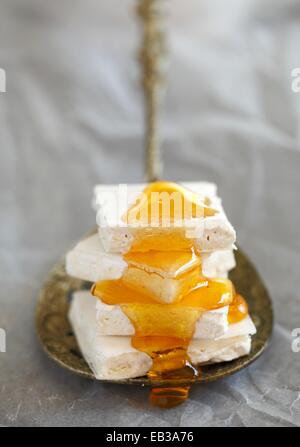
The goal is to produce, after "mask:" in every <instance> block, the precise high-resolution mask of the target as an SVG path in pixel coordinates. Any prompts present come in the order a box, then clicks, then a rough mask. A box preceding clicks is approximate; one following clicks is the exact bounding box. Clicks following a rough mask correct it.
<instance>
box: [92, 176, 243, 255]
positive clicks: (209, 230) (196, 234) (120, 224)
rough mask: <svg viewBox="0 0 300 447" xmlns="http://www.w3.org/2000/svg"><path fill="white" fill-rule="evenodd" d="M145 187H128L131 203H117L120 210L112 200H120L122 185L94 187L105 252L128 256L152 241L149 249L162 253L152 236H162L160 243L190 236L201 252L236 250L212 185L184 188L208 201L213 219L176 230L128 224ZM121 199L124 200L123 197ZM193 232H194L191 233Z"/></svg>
mask: <svg viewBox="0 0 300 447" xmlns="http://www.w3.org/2000/svg"><path fill="white" fill-rule="evenodd" d="M145 186H146V185H143V184H135V185H126V188H127V189H126V191H127V197H128V198H129V200H128V201H125V200H124V201H118V206H116V201H115V200H113V198H114V197H118V193H119V191H120V185H97V186H96V187H95V189H94V200H93V204H94V208H95V209H96V211H97V222H98V226H99V234H100V237H101V240H102V243H103V246H104V249H105V250H106V251H108V252H113V253H126V252H128V251H129V250H130V249H131V247H132V246H133V244H134V243H136V242H137V241H138V240H140V239H142V240H144V241H145V240H149V241H151V242H149V247H150V249H152V250H159V249H160V248H159V247H160V243H159V242H158V246H155V238H151V237H150V235H151V234H152V235H155V234H156V235H159V236H160V240H161V239H162V238H163V239H165V240H170V241H172V238H173V237H174V235H177V236H178V237H185V236H187V235H188V234H190V236H189V237H190V238H191V239H192V240H193V244H194V246H195V247H196V248H197V249H199V250H200V251H201V252H205V251H208V252H211V251H215V250H223V249H230V248H231V247H232V246H233V244H234V242H235V239H236V234H235V231H234V229H233V227H232V225H231V224H230V223H229V221H228V219H227V217H226V215H225V213H224V210H223V208H222V205H221V200H220V198H218V197H217V193H216V185H214V184H212V183H204V182H199V183H191V182H184V183H182V186H184V187H185V188H187V189H189V190H191V191H192V192H194V193H196V194H197V195H198V196H199V197H202V198H203V199H204V198H205V197H207V198H209V200H210V201H211V206H212V208H214V209H215V210H217V213H216V214H215V215H213V216H208V217H202V218H191V219H190V220H189V221H188V222H187V221H184V222H182V225H181V226H180V225H179V226H178V227H176V228H174V227H171V228H170V227H159V228H151V231H150V230H149V228H148V229H146V230H145V229H140V228H137V227H136V226H135V225H133V224H131V223H126V224H125V223H124V219H123V217H124V215H125V214H126V212H127V210H128V205H129V206H130V205H132V204H133V203H134V202H135V200H136V198H137V197H138V195H139V194H141V193H142V191H143V190H144V188H145ZM119 195H120V196H121V194H119ZM128 202H129V203H128ZM191 228H193V231H192V232H191V231H190V230H191ZM170 245H172V244H170ZM149 247H148V248H149Z"/></svg>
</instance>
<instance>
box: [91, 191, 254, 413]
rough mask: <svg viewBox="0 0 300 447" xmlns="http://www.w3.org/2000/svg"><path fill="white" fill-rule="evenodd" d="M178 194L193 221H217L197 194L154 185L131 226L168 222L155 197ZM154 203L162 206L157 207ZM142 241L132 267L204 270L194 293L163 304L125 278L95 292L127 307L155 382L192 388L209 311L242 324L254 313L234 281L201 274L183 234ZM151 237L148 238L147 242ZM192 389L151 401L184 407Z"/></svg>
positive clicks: (132, 213) (169, 391)
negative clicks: (202, 323)
mask: <svg viewBox="0 0 300 447" xmlns="http://www.w3.org/2000/svg"><path fill="white" fill-rule="evenodd" d="M162 191H163V192H166V193H168V194H170V193H174V192H177V193H179V194H180V197H181V198H182V201H183V199H184V201H185V202H187V203H188V205H189V208H188V209H189V211H188V213H189V217H196V216H199V214H200V215H202V216H213V215H214V214H215V213H216V211H215V210H214V209H212V208H210V201H209V199H206V198H204V199H203V202H202V203H201V204H199V203H198V201H197V195H196V194H195V193H193V192H192V191H189V190H186V189H185V188H183V187H181V186H179V185H176V184H174V183H169V182H156V183H154V184H150V185H149V186H148V187H147V188H146V189H145V190H144V193H143V194H142V195H141V197H140V198H138V200H137V201H136V203H135V204H134V205H133V206H132V207H130V209H129V210H128V212H127V214H126V215H125V216H124V220H126V221H127V222H129V223H130V222H133V221H142V222H149V216H150V217H151V218H152V217H154V218H155V219H156V220H157V222H158V223H159V224H160V225H161V224H162V222H163V220H164V217H165V215H164V212H165V211H164V209H163V207H162V203H161V202H160V198H159V197H158V198H156V199H155V200H154V199H153V195H152V193H159V192H162ZM153 204H154V205H155V204H156V205H157V206H156V207H153ZM168 213H169V216H171V220H172V221H174V220H176V219H177V218H181V217H183V214H182V209H180V207H179V208H176V203H175V201H174V203H173V202H171V203H170V208H169V211H168ZM145 231H146V233H145V232H144V233H143V235H142V239H141V240H137V241H135V242H136V244H133V246H132V247H133V248H132V250H131V251H130V252H129V253H127V254H126V255H125V256H124V259H125V260H126V261H127V262H128V264H129V266H130V265H133V266H138V268H142V269H144V270H145V271H147V272H149V271H153V270H155V271H156V272H157V273H158V274H161V275H164V276H167V277H173V278H177V279H180V278H181V279H182V278H183V279H185V278H186V280H187V281H188V278H189V272H191V271H193V269H198V271H199V278H198V280H197V282H196V283H193V284H192V285H191V288H190V289H189V290H188V292H187V293H186V294H185V295H183V296H182V297H181V298H180V300H178V301H175V302H173V303H171V304H165V303H159V302H157V301H155V300H154V299H153V297H151V296H150V295H149V294H147V293H145V290H144V289H143V288H132V287H128V284H126V283H125V282H124V281H123V280H122V279H120V280H114V281H101V282H98V283H96V284H95V285H94V286H93V288H92V293H93V294H94V295H95V296H96V297H98V298H100V299H101V301H102V302H104V303H106V304H109V305H119V306H121V308H122V310H123V312H124V313H125V314H126V315H127V317H128V318H129V320H130V321H131V323H132V324H133V326H134V329H135V335H134V336H133V337H132V346H133V347H134V348H136V349H137V350H140V351H142V352H144V353H146V354H148V355H149V356H150V357H151V358H152V360H153V365H152V368H151V370H150V371H149V373H148V376H149V378H150V379H151V380H152V382H153V383H155V380H157V379H162V378H165V379H166V380H168V383H170V381H172V379H174V382H177V383H178V380H182V381H183V382H184V380H186V379H188V382H189V383H190V382H191V381H193V380H196V377H197V375H198V374H199V369H198V368H197V369H195V368H194V367H193V366H192V365H191V363H190V361H189V358H188V354H187V351H188V346H189V343H190V340H191V339H192V337H193V334H194V330H195V325H196V322H197V320H198V319H199V317H200V316H201V314H202V313H203V312H205V311H208V310H212V309H218V308H220V307H223V306H229V313H228V321H229V323H230V324H233V323H237V322H239V321H241V320H242V319H244V318H245V317H246V315H247V314H248V307H247V304H246V302H245V300H244V298H243V297H242V296H241V295H239V294H237V293H236V292H235V289H234V286H233V284H232V282H231V281H230V280H228V279H218V278H215V279H207V278H204V277H203V276H202V274H201V260H200V257H199V256H198V255H197V254H195V252H194V247H193V241H192V240H188V239H186V238H185V236H184V235H182V234H181V233H176V231H174V229H173V231H170V238H169V239H168V236H166V233H161V234H160V233H159V230H157V229H156V231H155V232H153V231H151V229H150V231H149V233H148V234H147V229H146V230H145ZM145 235H146V237H145ZM188 393H189V387H185V386H183V387H178V386H174V387H168V388H155V387H154V388H153V389H152V392H151V395H150V400H151V402H152V403H153V404H154V405H157V406H160V407H163V408H170V407H173V406H176V405H179V404H180V403H182V402H184V401H185V400H186V398H187V397H188Z"/></svg>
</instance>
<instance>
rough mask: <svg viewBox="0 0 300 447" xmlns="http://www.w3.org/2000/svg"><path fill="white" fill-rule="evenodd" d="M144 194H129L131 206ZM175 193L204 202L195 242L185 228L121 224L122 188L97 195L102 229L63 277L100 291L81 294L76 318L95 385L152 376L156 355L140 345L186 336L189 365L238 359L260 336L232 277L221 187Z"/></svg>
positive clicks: (75, 253) (136, 188) (184, 187)
mask: <svg viewBox="0 0 300 447" xmlns="http://www.w3.org/2000/svg"><path fill="white" fill-rule="evenodd" d="M171 186H172V185H171ZM171 186H170V188H171ZM145 187H146V185H139V184H136V185H129V186H128V191H127V193H128V194H129V196H130V197H132V203H133V204H135V203H138V197H139V194H141V193H142V191H144V190H145ZM161 187H162V186H161ZM164 187H166V185H164ZM172 188H174V186H172ZM178 188H179V190H180V191H183V194H185V191H188V192H189V193H188V194H190V193H191V192H192V194H193V195H196V196H199V197H201V198H202V199H203V203H204V204H205V207H206V211H207V212H206V213H204V214H203V216H202V218H201V219H194V220H195V222H193V226H192V228H193V232H191V231H190V234H189V235H188V237H186V236H185V237H183V236H182V235H183V234H185V235H186V234H188V233H187V229H186V228H182V227H179V228H176V229H174V228H168V227H166V228H163V227H161V226H158V227H154V228H151V229H150V228H147V227H143V228H142V229H141V228H138V227H136V226H135V225H132V224H131V223H130V222H128V221H126V224H124V215H126V212H128V207H126V205H123V204H121V206H119V209H118V210H117V212H116V210H115V203H114V204H113V203H112V202H113V200H112V199H111V197H113V196H112V194H113V195H117V194H118V192H119V186H118V185H99V186H96V187H95V190H94V201H93V203H94V207H95V209H96V211H97V223H98V230H99V231H98V232H97V233H95V234H93V235H91V236H89V237H86V238H85V239H84V240H82V241H81V242H79V243H78V244H77V245H76V246H75V247H74V248H73V250H71V251H70V252H69V253H68V254H67V257H66V270H67V273H68V274H69V275H71V276H73V277H76V278H80V279H82V280H85V281H90V282H91V283H93V284H94V285H93V287H92V290H91V292H89V291H86V290H83V291H78V292H75V293H74V295H73V300H72V303H71V307H70V312H69V319H70V322H71V324H72V327H73V330H74V333H75V335H76V338H77V341H78V344H79V347H80V349H81V351H82V354H83V356H84V357H85V359H86V361H87V363H88V364H89V366H90V367H91V369H92V371H93V372H94V375H95V377H96V378H98V379H107V380H118V379H127V378H134V377H139V376H144V375H145V374H147V373H149V371H151V369H152V368H153V364H154V357H153V352H152V351H151V349H150V350H149V352H148V350H147V349H144V348H143V349H139V348H138V347H139V346H145V343H144V341H145V340H148V339H149V340H153V338H156V341H157V338H159V337H161V338H166V337H170V338H172V337H174V338H176V339H180V338H184V339H185V342H187V347H186V350H187V357H188V359H189V362H190V363H191V364H192V365H201V364H207V363H217V362H226V361H231V360H233V359H236V358H238V357H241V356H244V355H247V354H248V353H249V352H250V349H251V335H253V334H255V332H256V329H255V326H254V324H253V322H252V320H251V317H250V316H249V314H248V313H247V310H246V311H245V303H244V307H243V303H241V301H239V300H238V299H237V298H236V297H239V296H238V295H237V293H236V291H235V289H234V286H233V285H232V283H231V281H229V280H228V279H227V278H228V273H229V271H230V270H231V269H233V268H234V267H235V258H234V243H235V238H236V235H235V231H234V229H233V227H232V226H231V224H230V223H229V221H228V219H227V217H226V215H225V213H224V210H223V208H222V204H221V200H220V199H219V198H218V196H217V191H216V186H215V185H214V184H211V183H203V182H201V183H182V184H181V185H180V186H178ZM167 189H168V187H167ZM175 189H176V186H175ZM202 199H201V200H202ZM210 210H213V211H212V212H210ZM191 219H193V217H192V216H191ZM180 241H181V242H180ZM182 241H183V242H182ZM185 243H186V245H185ZM242 308H243V309H242ZM188 326H189V328H188ZM141 339H142V340H143V343H142V344H141V342H140V340H141ZM153 349H154V348H153Z"/></svg>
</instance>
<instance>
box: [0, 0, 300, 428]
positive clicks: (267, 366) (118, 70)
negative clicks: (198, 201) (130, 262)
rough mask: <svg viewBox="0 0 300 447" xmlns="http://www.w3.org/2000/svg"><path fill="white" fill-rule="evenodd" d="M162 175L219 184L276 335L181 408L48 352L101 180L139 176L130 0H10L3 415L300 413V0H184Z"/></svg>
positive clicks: (0, 194)
mask: <svg viewBox="0 0 300 447" xmlns="http://www.w3.org/2000/svg"><path fill="white" fill-rule="evenodd" d="M171 3H172V21H171V34H170V48H171V51H172V53H171V59H170V74H169V88H168V92H167V95H166V111H165V121H164V129H163V131H164V136H165V142H164V160H165V177H166V178H171V179H173V180H194V181H197V180H209V181H214V182H216V183H217V184H218V186H219V192H220V194H221V196H222V197H223V199H224V205H225V209H226V210H227V212H228V215H229V217H230V220H231V221H232V223H233V224H234V226H235V227H236V229H237V232H238V240H239V243H240V245H241V246H242V247H243V249H244V250H245V251H246V252H247V253H248V255H249V256H250V257H251V258H252V260H253V261H254V263H255V264H256V266H257V267H258V269H259V271H260V273H261V274H262V276H263V278H264V280H265V282H266V284H267V286H268V288H269V290H270V293H271V296H272V298H273V300H274V307H275V313H276V326H275V331H274V336H273V339H272V342H271V345H270V347H269V348H268V350H267V352H266V353H265V354H264V355H263V357H262V358H261V359H260V360H258V361H257V362H256V363H255V364H253V365H252V366H250V367H249V368H248V369H247V370H244V371H242V372H241V373H238V374H237V375H235V376H232V377H230V378H228V379H226V380H222V381H219V382H216V383H212V384H210V385H204V386H195V387H193V389H192V392H191V396H190V399H189V400H188V401H187V402H186V403H185V404H184V405H182V406H181V407H178V408H175V409H172V410H169V411H162V410H159V409H155V408H151V407H149V405H148V400H147V399H148V391H147V390H146V389H140V388H135V387H126V386H117V385H103V384H101V383H96V382H90V381H86V380H83V379H81V378H79V377H76V376H73V375H72V374H70V373H68V372H66V371H64V370H62V369H60V368H59V367H58V366H57V365H56V364H54V363H53V362H52V361H51V360H49V359H48V358H46V356H45V355H44V354H43V353H42V351H41V349H40V347H39V345H38V341H37V339H36V336H35V331H34V309H35V304H36V296H37V293H38V290H39V288H40V286H41V283H42V281H43V279H44V278H45V277H46V276H47V273H48V271H49V269H50V268H51V267H52V265H53V264H54V263H55V262H56V260H57V259H58V258H59V257H60V256H61V255H62V254H63V253H64V252H65V251H66V250H67V249H68V248H69V247H70V246H72V244H73V243H74V242H75V241H76V240H78V239H79V238H80V236H81V235H82V234H83V233H84V232H86V231H87V230H88V229H89V228H91V227H92V226H93V225H94V219H95V216H94V214H93V212H92V210H91V207H90V202H91V196H92V187H93V185H94V184H95V183H97V182H102V183H115V182H116V183H119V182H136V181H142V180H143V149H142V148H143V114H142V96H141V91H140V90H139V71H138V66H137V64H136V59H135V57H136V52H137V48H138V45H139V40H138V39H139V37H138V36H139V34H138V27H137V24H136V22H135V21H134V18H133V15H132V10H133V7H134V5H135V2H134V1H132V0H131V1H129V0H126V1H125V0H122V2H119V1H117V0H112V1H110V2H107V1H104V0H98V1H96V0H84V1H83V0H81V1H76V2H74V1H71V0H52V1H50V2H45V1H44V2H41V1H38V0H27V1H24V0H2V2H1V15H0V66H1V67H2V68H4V69H5V70H6V73H7V93H4V94H2V93H1V94H0V128H1V132H0V174H1V175H0V203H1V207H0V221H1V226H0V266H1V269H0V290H1V292H0V327H1V328H4V329H5V330H6V334H7V352H6V353H0V424H2V425H9V426H11V425H42V426H45V425H51V426H54V425H88V426H93V425H107V426H125V425H129V426H130V425H132V426H136V425H138V426H147V425H154V426H194V425H196V426H255V425H259V426H261V425H262V426H292V425H300V389H299V385H300V353H298V354H297V353H293V352H292V349H291V342H292V337H291V331H292V330H293V329H294V328H297V327H300V306H299V300H300V292H299V265H300V255H299V253H300V237H299V236H300V230H299V218H300V208H299V190H300V174H299V173H300V152H299V150H300V147H299V143H300V133H299V129H300V127H299V123H300V93H298V94H296V93H294V92H292V90H291V83H292V77H291V71H292V70H293V69H294V68H295V67H299V66H300V51H299V50H300V4H299V2H298V1H297V0H260V1H249V0H245V1H243V2H240V1H239V0H226V1H225V0H203V1H201V2H200V1H196V0H186V1H183V0H172V2H171Z"/></svg>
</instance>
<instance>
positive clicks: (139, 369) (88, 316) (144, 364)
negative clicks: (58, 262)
mask: <svg viewBox="0 0 300 447" xmlns="http://www.w3.org/2000/svg"><path fill="white" fill-rule="evenodd" d="M69 319H70V322H71V325H72V327H73V330H74V333H75V336H76V338H77V341H78V344H79V347H80V349H81V352H82V354H83V356H84V357H85V359H86V361H87V362H88V364H89V366H90V368H91V369H92V371H93V372H94V374H95V377H96V378H97V379H102V380H121V379H128V378H134V377H139V376H143V375H145V374H146V373H147V372H148V371H149V370H150V368H151V366H152V359H151V358H150V357H149V356H148V355H147V354H145V353H143V352H141V351H138V350H136V349H135V348H133V347H132V346H131V337H129V336H103V335H101V334H100V333H99V331H98V326H99V321H98V318H97V312H96V303H95V298H93V297H92V296H90V295H89V296H85V295H84V294H80V293H77V294H75V295H74V297H73V300H72V303H71V307H70V311H69ZM255 331H256V329H255V326H254V325H253V323H252V320H251V318H250V317H247V318H245V320H243V321H242V322H240V323H237V325H235V324H233V325H230V326H229V329H228V331H227V333H226V335H225V336H223V337H221V338H217V339H215V340H208V339H193V340H192V341H191V343H190V345H189V348H188V354H189V357H190V359H191V362H192V363H193V364H195V365H197V364H202V363H216V362H224V361H230V360H233V359H235V358H238V357H241V356H243V355H247V354H249V352H250V349H251V337H250V335H252V334H254V333H255Z"/></svg>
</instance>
